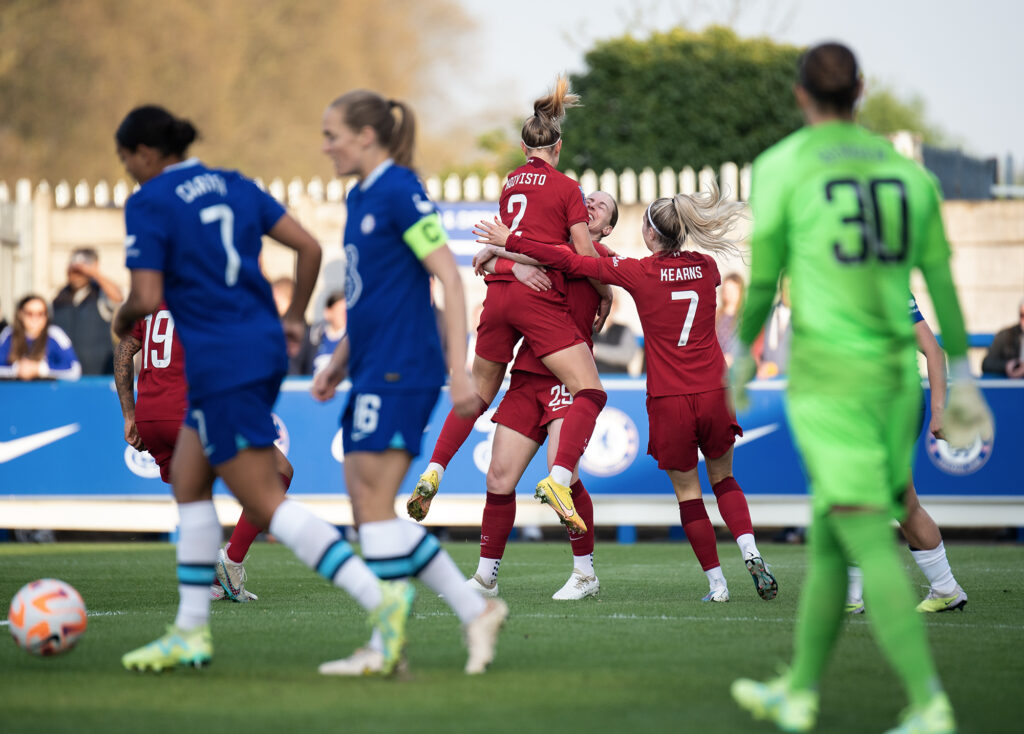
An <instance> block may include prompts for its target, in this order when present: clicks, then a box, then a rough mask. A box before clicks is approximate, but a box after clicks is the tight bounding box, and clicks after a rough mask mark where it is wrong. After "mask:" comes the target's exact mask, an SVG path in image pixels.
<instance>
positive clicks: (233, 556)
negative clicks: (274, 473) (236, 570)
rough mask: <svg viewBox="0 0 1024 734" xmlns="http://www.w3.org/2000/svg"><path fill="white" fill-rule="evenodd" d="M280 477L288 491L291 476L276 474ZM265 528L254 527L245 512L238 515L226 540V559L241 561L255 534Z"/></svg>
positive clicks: (254, 538) (285, 489) (235, 561)
mask: <svg viewBox="0 0 1024 734" xmlns="http://www.w3.org/2000/svg"><path fill="white" fill-rule="evenodd" d="M278 476H280V477H281V482H282V483H283V484H284V491H285V492H287V491H288V487H289V486H291V483H292V478H291V477H289V476H286V475H284V474H280V475H278ZM264 529H265V528H260V527H256V526H255V525H253V524H252V523H251V522H249V521H248V520H246V519H245V513H244V512H243V513H242V514H241V515H239V516H238V522H236V523H235V529H234V531H233V532H232V533H231V538H230V539H229V540H228V548H227V556H228V560H229V561H232V562H234V563H241V562H242V561H244V560H245V554H246V553H248V552H249V546H251V545H252V542H253V541H254V540H256V536H257V535H259V534H260V533H261V532H263V530H264Z"/></svg>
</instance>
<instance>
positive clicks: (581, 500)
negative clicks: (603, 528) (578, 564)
mask: <svg viewBox="0 0 1024 734" xmlns="http://www.w3.org/2000/svg"><path fill="white" fill-rule="evenodd" d="M570 489H571V490H572V503H573V505H575V507H576V512H578V513H579V514H580V519H581V520H582V521H583V522H585V523H586V525H587V532H585V533H583V535H573V533H572V530H569V542H570V543H571V544H572V554H573V555H574V556H588V555H590V554H591V553H593V552H594V502H593V500H591V499H590V493H589V492H588V491H587V488H586V487H584V486H583V482H582V481H581V480H579V479H577V480H576V481H575V482H573V483H572V486H571V487H570Z"/></svg>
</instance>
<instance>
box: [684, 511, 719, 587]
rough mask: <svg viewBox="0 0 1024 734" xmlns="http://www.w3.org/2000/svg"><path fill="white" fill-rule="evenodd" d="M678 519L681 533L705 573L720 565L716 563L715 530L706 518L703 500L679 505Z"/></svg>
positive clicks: (706, 513)
mask: <svg viewBox="0 0 1024 734" xmlns="http://www.w3.org/2000/svg"><path fill="white" fill-rule="evenodd" d="M679 519H680V520H681V521H682V523H683V531H684V532H685V533H686V538H687V540H689V541H690V546H691V547H692V548H693V552H694V554H696V556H697V562H698V563H700V567H701V568H702V569H704V570H705V571H707V570H709V569H712V568H714V567H715V566H718V565H721V564H720V563H719V562H718V545H717V541H716V540H715V529H714V527H712V525H711V520H710V518H708V511H707V509H706V508H705V507H704V500H702V499H696V500H685V501H683V502H680V503H679Z"/></svg>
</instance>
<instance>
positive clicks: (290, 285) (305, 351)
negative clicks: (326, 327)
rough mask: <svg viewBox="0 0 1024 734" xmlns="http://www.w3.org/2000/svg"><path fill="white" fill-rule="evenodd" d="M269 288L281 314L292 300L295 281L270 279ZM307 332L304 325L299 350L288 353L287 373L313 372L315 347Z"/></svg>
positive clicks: (308, 373) (307, 373) (305, 373)
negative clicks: (303, 333) (304, 331)
mask: <svg viewBox="0 0 1024 734" xmlns="http://www.w3.org/2000/svg"><path fill="white" fill-rule="evenodd" d="M270 289H271V291H272V292H273V293H274V303H275V304H277V314H278V316H283V315H284V313H285V312H286V311H287V310H288V306H289V304H290V303H291V302H292V293H294V292H295V281H293V280H292V279H291V278H276V279H274V280H272V281H270ZM309 332H310V329H309V326H306V333H305V335H304V336H303V337H302V345H301V346H300V347H299V351H298V352H297V353H295V354H289V355H288V374H289V375H311V374H313V357H314V356H315V355H316V347H315V346H314V345H313V342H312V341H311V339H310V333H309Z"/></svg>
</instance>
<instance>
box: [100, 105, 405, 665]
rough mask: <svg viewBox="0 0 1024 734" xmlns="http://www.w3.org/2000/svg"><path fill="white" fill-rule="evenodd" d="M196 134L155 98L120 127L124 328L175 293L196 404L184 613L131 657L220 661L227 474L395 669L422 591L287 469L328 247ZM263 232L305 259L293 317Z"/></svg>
mask: <svg viewBox="0 0 1024 734" xmlns="http://www.w3.org/2000/svg"><path fill="white" fill-rule="evenodd" d="M196 136H197V132H196V129H195V128H194V127H193V126H192V124H191V123H189V122H188V121H187V120H182V119H178V118H176V117H174V116H173V115H171V114H170V113H169V112H167V110H165V109H163V108H161V107H155V106H145V107H138V108H136V109H134V110H132V111H131V112H130V113H128V115H127V117H125V119H124V121H123V122H122V123H121V125H120V126H119V127H118V129H117V133H116V135H115V139H116V142H117V153H118V156H119V157H120V159H121V161H122V162H123V164H124V166H125V169H126V170H127V171H128V173H129V174H130V175H131V176H132V178H134V179H135V180H136V181H138V182H139V190H138V191H136V192H135V193H134V194H133V195H132V196H131V198H129V199H128V202H127V203H126V205H125V228H126V230H127V239H126V255H127V265H128V268H129V269H130V270H131V293H130V294H129V296H128V300H127V301H126V302H125V304H124V305H123V306H122V307H121V309H120V310H119V311H118V313H117V316H116V317H115V319H114V331H115V333H116V334H117V335H118V336H119V337H121V338H123V337H125V336H126V335H127V334H128V333H129V332H130V331H131V328H132V326H133V325H134V324H135V322H136V321H137V320H139V319H141V318H143V317H145V316H146V315H148V314H150V313H152V312H153V311H154V310H156V308H157V307H158V306H159V305H160V302H161V301H162V300H164V298H165V297H166V302H167V306H168V308H169V310H170V312H171V314H172V316H173V317H174V326H175V330H177V331H178V333H179V334H180V335H181V343H182V346H183V347H184V349H185V353H186V354H188V355H190V356H189V358H188V361H187V363H186V365H185V366H186V378H187V380H188V412H187V414H186V416H185V423H184V425H182V427H181V430H180V431H179V433H178V438H177V441H176V442H175V446H174V455H173V457H172V459H171V483H172V487H173V489H174V497H175V500H176V501H177V502H178V513H179V525H178V543H177V562H178V564H177V571H178V593H179V597H180V601H179V605H178V614H177V617H176V618H175V620H174V623H173V624H172V625H170V626H169V627H168V629H167V632H166V634H164V635H163V636H161V637H159V638H157V639H156V640H154V641H153V642H151V643H150V644H148V645H144V646H143V647H140V648H138V649H137V650H133V651H131V652H129V653H127V654H125V655H124V656H123V657H122V659H121V662H122V664H123V665H124V666H125V667H126V668H128V669H132V670H154V671H160V670H163V669H165V668H173V667H176V666H178V665H190V666H197V667H198V666H203V665H206V664H208V663H209V662H210V660H211V659H212V657H213V641H212V638H211V635H210V624H209V618H210V602H211V599H210V585H211V584H212V583H213V580H214V578H215V571H214V567H215V565H216V562H217V552H218V548H219V546H220V537H221V532H222V530H221V526H220V522H219V521H218V519H217V512H216V510H215V509H214V506H213V497H212V491H213V482H214V479H215V478H216V477H218V476H219V477H220V478H221V479H223V480H224V483H225V484H226V485H227V487H228V489H229V490H230V491H231V493H232V494H234V495H235V497H237V498H238V500H239V502H241V504H242V509H243V511H244V512H245V515H246V517H247V518H248V519H249V520H250V521H251V522H252V523H253V525H256V526H258V527H268V528H269V529H270V532H272V533H273V534H274V536H275V537H276V538H277V539H278V540H279V541H281V542H282V543H284V544H285V545H287V546H288V547H289V548H291V549H292V551H294V552H295V555H297V556H298V557H299V559H300V560H302V561H303V562H304V563H306V565H308V566H310V567H311V568H313V569H315V570H316V571H317V572H318V573H320V574H321V575H322V576H324V577H325V578H327V579H328V580H330V581H331V582H332V583H334V584H335V585H336V586H340V587H341V588H343V589H345V590H346V591H348V592H349V593H350V594H351V595H352V596H353V598H355V600H356V601H357V602H358V603H359V604H360V606H362V607H363V608H364V609H366V610H367V611H368V612H370V613H371V616H370V619H371V621H372V623H373V625H374V627H375V628H376V629H377V631H378V634H380V635H381V636H382V637H383V638H384V639H386V640H388V645H387V648H386V664H387V666H389V667H390V668H391V669H394V667H395V666H396V665H397V664H398V661H399V659H400V658H401V654H402V646H403V643H404V639H405V621H406V619H407V618H408V615H409V609H410V603H411V597H412V589H411V588H410V587H409V585H408V584H407V583H401V582H400V583H392V582H382V581H380V580H379V579H378V578H377V577H376V576H375V575H374V574H373V572H372V571H370V569H369V568H367V567H366V564H365V563H363V561H362V559H361V558H359V556H357V555H356V554H355V551H354V550H353V549H352V547H351V546H350V545H349V544H348V543H347V542H345V540H344V538H342V537H341V534H340V533H339V532H338V530H337V529H336V528H334V527H333V526H331V525H329V524H328V523H326V522H325V521H323V520H321V519H320V518H318V517H317V516H316V515H314V514H313V513H311V512H310V511H309V510H307V509H306V508H305V507H303V506H302V505H301V504H299V503H298V502H296V501H294V500H291V499H286V498H285V492H284V486H283V485H282V484H281V479H280V476H279V475H278V473H277V471H276V468H277V467H276V463H275V458H274V453H275V451H274V448H273V444H274V441H275V440H276V438H277V430H276V428H275V426H274V421H273V418H272V416H271V409H272V408H273V405H274V402H275V400H276V399H277V395H278V391H279V390H280V387H281V380H282V379H283V377H284V374H285V371H286V369H287V360H288V354H287V350H286V341H287V345H288V348H290V349H297V348H298V346H299V342H300V340H301V338H302V335H303V333H304V331H305V329H304V323H303V320H302V314H303V313H304V311H305V309H306V305H307V304H308V302H309V296H310V294H311V293H312V291H313V285H314V284H315V282H316V276H317V272H318V270H319V266H320V246H319V245H318V244H317V242H316V240H315V239H313V237H312V236H311V235H310V234H309V233H308V232H306V230H304V229H303V228H302V227H301V226H300V225H299V224H298V222H296V221H295V220H294V219H292V218H291V217H290V216H289V215H288V214H287V213H286V212H285V211H284V208H283V207H282V206H281V205H280V204H279V203H277V201H275V200H274V199H273V198H272V197H271V196H269V195H268V194H266V193H264V192H263V191H261V190H260V189H259V187H258V186H256V184H255V183H253V182H252V181H251V180H249V179H247V178H244V177H243V176H241V175H240V174H239V173H237V172H234V171H226V170H222V169H215V168H207V167H206V166H204V165H203V164H202V163H201V162H200V161H199V160H198V159H195V158H189V159H187V160H186V159H185V153H186V151H187V150H188V148H189V146H190V145H191V144H192V142H193V141H194V140H195V139H196ZM264 234H266V235H269V236H270V237H272V238H273V239H275V240H277V241H278V242H280V243H281V244H283V245H285V246H286V247H288V248H289V249H292V250H294V251H295V253H296V255H297V260H296V287H295V298H294V300H293V301H292V304H291V306H290V307H289V309H288V311H287V312H286V313H285V315H284V318H283V319H280V318H279V317H278V314H277V309H276V308H275V306H274V299H273V297H272V296H271V293H270V285H269V284H268V283H267V281H266V279H264V277H263V274H262V272H261V271H260V267H259V255H260V250H261V248H262V245H263V241H262V237H263V235H264ZM286 337H287V338H286Z"/></svg>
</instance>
